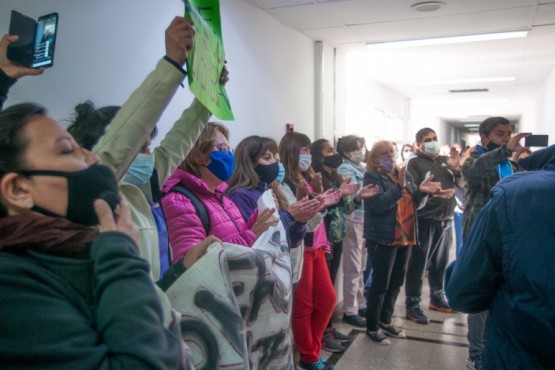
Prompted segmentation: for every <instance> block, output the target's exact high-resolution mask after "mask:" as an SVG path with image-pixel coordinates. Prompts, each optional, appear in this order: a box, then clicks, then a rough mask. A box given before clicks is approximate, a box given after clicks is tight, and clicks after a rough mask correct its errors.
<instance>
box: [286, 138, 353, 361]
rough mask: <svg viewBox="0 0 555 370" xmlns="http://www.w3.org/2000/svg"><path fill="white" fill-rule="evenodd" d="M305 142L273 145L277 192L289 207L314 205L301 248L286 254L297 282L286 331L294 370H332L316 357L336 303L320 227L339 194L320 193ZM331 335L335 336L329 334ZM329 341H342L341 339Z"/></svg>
mask: <svg viewBox="0 0 555 370" xmlns="http://www.w3.org/2000/svg"><path fill="white" fill-rule="evenodd" d="M310 145H311V143H310V139H309V138H308V136H306V135H304V134H301V133H299V132H289V133H287V134H285V135H284V136H283V138H282V139H281V141H280V143H279V156H280V159H281V161H282V162H283V164H284V167H285V179H284V181H283V184H282V190H283V192H284V194H285V195H286V197H287V199H288V201H289V202H290V204H292V203H293V202H295V201H299V200H303V199H304V198H305V197H308V198H309V199H317V200H318V201H319V202H320V205H319V207H318V211H319V212H318V213H317V214H316V215H315V216H314V217H313V218H311V219H310V220H309V221H308V222H307V224H306V228H307V233H306V236H305V238H304V240H303V243H302V244H301V246H300V247H299V248H296V250H295V251H296V252H297V253H295V254H294V253H292V254H291V265H292V266H293V279H294V281H296V280H298V284H297V287H296V289H295V291H294V298H293V311H292V318H291V327H292V329H293V338H294V340H295V344H296V346H297V348H298V350H299V353H300V361H299V364H298V366H297V369H333V365H332V364H331V363H330V362H328V361H326V360H324V358H323V357H321V356H320V350H321V349H322V338H323V336H324V332H325V331H326V327H327V325H328V322H329V320H330V318H331V314H332V312H333V309H334V307H335V303H336V297H335V291H334V289H333V285H332V283H331V279H330V275H329V272H328V268H327V266H326V258H325V252H329V247H330V244H329V241H328V238H327V234H326V225H325V224H324V223H323V222H322V220H323V218H324V216H325V214H326V209H327V207H329V206H333V205H335V204H336V203H337V202H339V200H340V198H341V192H340V191H338V190H333V189H329V190H327V191H324V190H323V185H322V176H321V174H317V173H315V172H314V170H313V169H312V168H311V166H310V165H311V162H312V156H311V154H310ZM334 335H335V334H334ZM340 335H341V333H339V332H337V336H336V337H335V339H340V340H342V341H348V340H349V338H348V337H347V336H345V335H342V336H341V337H340Z"/></svg>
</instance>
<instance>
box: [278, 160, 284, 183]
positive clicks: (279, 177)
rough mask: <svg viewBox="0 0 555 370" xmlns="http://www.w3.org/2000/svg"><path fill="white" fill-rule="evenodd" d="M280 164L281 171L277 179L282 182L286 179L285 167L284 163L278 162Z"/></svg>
mask: <svg viewBox="0 0 555 370" xmlns="http://www.w3.org/2000/svg"><path fill="white" fill-rule="evenodd" d="M278 164H279V172H278V175H277V178H276V180H277V181H278V182H279V183H280V184H281V183H282V182H283V179H285V167H283V163H278Z"/></svg>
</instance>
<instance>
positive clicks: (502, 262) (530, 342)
mask: <svg viewBox="0 0 555 370" xmlns="http://www.w3.org/2000/svg"><path fill="white" fill-rule="evenodd" d="M515 137H516V136H515ZM516 142H518V141H516ZM513 143H514V142H513ZM485 145H487V144H485ZM506 146H509V144H506ZM484 155H485V154H484ZM519 164H520V165H522V167H523V168H525V169H527V170H529V172H521V173H518V174H515V175H513V176H509V177H507V178H504V179H503V180H501V181H499V182H498V183H496V184H495V187H494V188H493V190H492V197H491V199H490V200H489V202H488V203H487V204H486V205H485V206H483V207H482V209H481V212H480V213H479V214H478V216H477V218H476V221H475V222H474V226H472V229H471V230H470V232H468V233H467V235H466V238H465V241H464V243H465V244H464V246H463V250H462V252H461V256H460V258H459V259H457V262H456V263H455V264H454V265H453V266H454V267H453V268H452V273H451V274H449V273H448V274H447V275H448V276H447V283H446V290H447V294H448V296H449V299H450V303H451V304H452V305H453V307H454V308H456V309H459V310H461V311H463V312H469V313H474V314H476V313H478V314H479V313H481V312H484V311H485V310H490V311H485V312H491V313H490V315H489V316H490V317H489V320H487V328H488V329H487V332H488V333H487V345H486V346H485V349H484V351H483V356H482V358H481V364H480V363H475V364H470V365H475V366H476V368H480V369H555V351H553V349H554V348H555V336H554V335H553V328H554V327H555V269H553V261H555V248H554V245H555V232H554V231H555V213H554V212H553V209H555V197H554V196H553V195H554V194H553V193H554V191H555V145H551V146H550V147H548V148H546V149H544V150H539V151H536V152H534V153H533V154H532V155H530V156H529V157H527V158H524V159H522V160H520V161H519ZM465 212H466V209H465ZM449 271H451V267H450V268H449ZM470 329H471V327H470V325H469V330H470ZM471 355H472V353H471ZM480 355H482V353H480ZM480 365H481V367H479V366H480ZM469 367H470V366H467V368H469Z"/></svg>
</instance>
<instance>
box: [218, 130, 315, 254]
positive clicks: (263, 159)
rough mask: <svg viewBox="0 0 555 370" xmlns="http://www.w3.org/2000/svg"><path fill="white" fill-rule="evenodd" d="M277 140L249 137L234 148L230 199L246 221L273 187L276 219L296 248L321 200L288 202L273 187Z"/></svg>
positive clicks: (276, 162)
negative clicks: (289, 203) (277, 216)
mask: <svg viewBox="0 0 555 370" xmlns="http://www.w3.org/2000/svg"><path fill="white" fill-rule="evenodd" d="M277 152H278V146H277V143H276V142H275V141H274V140H273V139H270V138H267V137H261V136H249V137H247V138H245V139H243V140H242V141H241V142H240V143H239V144H238V145H237V148H236V149H235V152H234V157H235V169H234V171H233V175H231V178H230V179H229V181H228V182H227V183H228V186H229V187H228V190H227V191H226V194H227V196H228V197H229V199H231V200H232V201H233V203H235V205H236V206H237V207H238V208H239V211H240V212H241V215H242V216H243V219H244V220H245V222H248V221H249V219H250V218H251V217H252V216H253V215H254V214H256V213H257V201H258V198H260V196H261V195H262V194H263V193H264V192H265V191H266V190H268V189H272V192H273V194H274V197H275V199H276V200H277V202H276V205H277V206H278V214H279V218H280V220H281V222H282V224H283V226H284V228H285V231H286V233H287V239H288V243H289V247H290V248H295V247H298V246H299V244H300V243H301V242H302V239H303V237H304V235H305V233H306V227H305V224H306V222H307V221H308V220H309V219H311V218H312V217H314V215H315V214H316V212H317V211H318V209H319V208H320V202H319V201H317V200H315V199H313V200H308V199H303V200H301V201H298V202H295V203H294V204H292V205H291V206H289V205H288V203H287V199H285V195H284V194H283V192H282V191H281V189H280V187H273V186H272V185H273V183H274V181H275V180H276V179H277V177H278V174H279V163H278V161H277V159H278V157H279V156H278V153H277Z"/></svg>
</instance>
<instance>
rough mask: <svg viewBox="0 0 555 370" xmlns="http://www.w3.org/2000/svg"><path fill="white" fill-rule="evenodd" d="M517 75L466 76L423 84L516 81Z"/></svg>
mask: <svg viewBox="0 0 555 370" xmlns="http://www.w3.org/2000/svg"><path fill="white" fill-rule="evenodd" d="M514 81H516V77H485V78H465V79H461V80H444V81H434V82H426V83H423V84H422V86H434V85H462V84H479V83H485V82H514Z"/></svg>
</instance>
